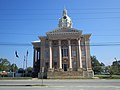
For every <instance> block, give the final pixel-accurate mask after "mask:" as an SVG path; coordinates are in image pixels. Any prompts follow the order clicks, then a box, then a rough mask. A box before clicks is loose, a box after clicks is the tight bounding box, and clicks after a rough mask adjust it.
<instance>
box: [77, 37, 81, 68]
mask: <svg viewBox="0 0 120 90" xmlns="http://www.w3.org/2000/svg"><path fill="white" fill-rule="evenodd" d="M78 59H79V65H80V66H79V68H80V69H82V55H81V45H80V39H79V40H78Z"/></svg>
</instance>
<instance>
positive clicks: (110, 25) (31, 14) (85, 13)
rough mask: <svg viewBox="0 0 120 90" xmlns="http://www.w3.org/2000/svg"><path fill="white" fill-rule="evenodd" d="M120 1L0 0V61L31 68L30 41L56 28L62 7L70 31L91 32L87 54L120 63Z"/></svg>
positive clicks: (105, 62)
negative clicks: (69, 23)
mask: <svg viewBox="0 0 120 90" xmlns="http://www.w3.org/2000/svg"><path fill="white" fill-rule="evenodd" d="M119 4H120V0H0V58H7V59H8V60H9V61H10V62H11V63H13V62H15V63H16V64H17V66H18V67H20V68H23V62H24V56H25V55H26V53H27V50H28V62H27V63H28V65H27V66H28V67H29V66H33V46H32V44H31V42H32V41H36V40H39V38H38V36H45V35H46V32H48V31H51V30H54V29H55V28H57V27H58V20H59V18H61V17H62V11H63V9H64V7H66V9H67V10H68V15H69V16H70V17H71V19H72V22H73V28H76V29H79V30H82V32H83V34H87V33H90V34H92V35H91V38H90V44H91V47H90V50H91V51H90V53H91V55H92V56H93V55H95V56H96V57H97V59H98V60H99V61H100V62H103V63H104V64H105V65H111V64H112V62H113V61H114V60H115V59H114V58H117V60H120V53H119V51H120V39H119V38H120V5H119ZM15 51H17V53H18V55H19V58H16V57H15Z"/></svg>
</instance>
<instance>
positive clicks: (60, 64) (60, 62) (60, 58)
mask: <svg viewBox="0 0 120 90" xmlns="http://www.w3.org/2000/svg"><path fill="white" fill-rule="evenodd" d="M59 68H60V69H62V55H61V41H60V40H59Z"/></svg>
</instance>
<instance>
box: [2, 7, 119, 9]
mask: <svg viewBox="0 0 120 90" xmlns="http://www.w3.org/2000/svg"><path fill="white" fill-rule="evenodd" d="M108 9H109V10H111V9H120V8H111V7H109V8H67V10H108ZM0 10H63V8H62V9H60V8H54V9H52V8H51V9H49V8H45V9H39V8H28V9H26V8H20V9H16V8H11V9H10V8H6V9H5V8H3V9H0Z"/></svg>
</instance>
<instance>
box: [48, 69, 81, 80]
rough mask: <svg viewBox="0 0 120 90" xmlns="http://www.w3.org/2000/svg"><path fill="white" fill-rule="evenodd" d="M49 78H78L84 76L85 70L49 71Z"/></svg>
mask: <svg viewBox="0 0 120 90" xmlns="http://www.w3.org/2000/svg"><path fill="white" fill-rule="evenodd" d="M47 78H48V79H78V78H83V72H78V71H65V72H57V71H56V72H47Z"/></svg>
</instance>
